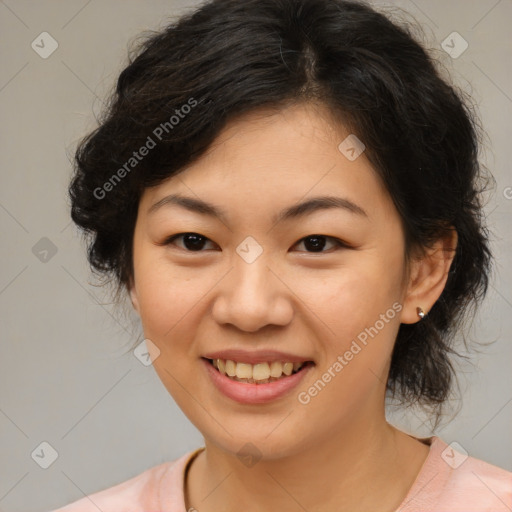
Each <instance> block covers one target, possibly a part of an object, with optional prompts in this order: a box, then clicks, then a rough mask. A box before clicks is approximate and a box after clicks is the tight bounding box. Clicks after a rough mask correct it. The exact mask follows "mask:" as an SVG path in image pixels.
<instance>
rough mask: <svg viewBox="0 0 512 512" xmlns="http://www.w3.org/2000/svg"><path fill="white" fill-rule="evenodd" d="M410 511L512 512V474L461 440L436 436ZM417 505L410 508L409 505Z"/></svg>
mask: <svg viewBox="0 0 512 512" xmlns="http://www.w3.org/2000/svg"><path fill="white" fill-rule="evenodd" d="M411 491H413V492H411V493H409V495H408V500H407V502H406V503H404V505H405V506H404V508H401V509H399V510H400V511H401V512H402V511H403V512H405V511H406V510H413V509H415V510H418V508H417V507H418V506H419V505H420V506H421V507H423V508H420V509H421V510H422V511H423V510H425V511H427V510H428V511H430V510H431V511H435V512H473V511H474V512H486V511H489V512H491V511H492V512H500V511H503V512H510V510H512V473H511V472H510V471H507V470H505V469H503V468H500V467H498V466H494V465H492V464H489V463H487V462H485V461H483V460H480V459H477V458H474V457H471V456H469V455H468V454H467V453H466V452H465V450H464V449H463V448H462V447H461V446H460V445H459V444H457V443H451V444H449V445H448V444H447V443H446V442H445V441H443V440H442V439H440V438H438V437H435V436H434V437H433V438H432V442H431V447H430V453H429V456H428V457H427V460H426V461H425V464H424V466H423V468H422V470H421V471H420V474H419V475H418V478H417V481H416V482H415V484H414V486H413V489H411ZM410 506H412V507H413V508H411V509H409V508H408V507H410Z"/></svg>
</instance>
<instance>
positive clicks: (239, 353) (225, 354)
mask: <svg viewBox="0 0 512 512" xmlns="http://www.w3.org/2000/svg"><path fill="white" fill-rule="evenodd" d="M203 357H204V358H206V359H223V360H228V359H229V360H231V361H236V362H240V363H249V364H257V363H269V362H272V361H283V362H290V363H304V362H306V361H311V359H308V358H307V357H302V356H297V355H294V354H289V353H286V352H280V351H278V350H250V351H249V350H244V349H229V350H218V351H216V352H209V353H208V354H205V355H204V356H203Z"/></svg>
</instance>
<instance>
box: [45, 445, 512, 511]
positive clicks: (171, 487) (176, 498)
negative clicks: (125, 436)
mask: <svg viewBox="0 0 512 512" xmlns="http://www.w3.org/2000/svg"><path fill="white" fill-rule="evenodd" d="M422 441H423V442H426V443H427V444H430V451H429V454H428V456H427V458H426V460H425V462H424V463H423V466H422V468H421V470H420V472H419V473H418V476H417V477H416V480H415V481H414V483H413V485H412V487H411V489H410V490H409V492H408V493H407V496H406V497H405V499H404V500H403V501H402V504H401V505H400V507H398V509H397V510H396V512H510V511H511V510H512V473H511V472H509V471H506V470H504V469H502V468H499V467H497V466H493V465H491V464H488V463H487V462H484V461H482V460H479V459H475V458H473V457H467V458H466V457H465V455H464V454H462V453H461V452H459V451H457V450H455V449H454V448H452V447H451V446H448V445H447V444H446V443H445V442H444V441H442V440H441V439H440V438H439V437H437V436H433V437H430V438H428V439H422ZM202 450H204V447H202V448H198V449H197V450H195V451H192V452H189V453H186V454H185V455H183V456H182V457H180V458H179V459H176V460H175V461H172V462H166V463H164V464H160V465H159V466H155V467H153V468H150V469H148V470H146V471H144V472H143V473H141V474H139V475H138V476H135V477H134V478H131V479H130V480H127V481H125V482H123V483H121V484H118V485H115V486H114V487H110V488H109V489H105V490H104V491H101V492H97V493H95V494H91V495H90V496H86V497H85V498H82V499H80V500H78V501H75V502H74V503H71V504H70V505H67V506H65V507H63V508H60V509H58V510H55V511H53V512H98V510H101V511H102V512H186V509H185V499H184V475H185V470H186V469H187V465H188V463H189V462H191V461H192V460H193V458H194V457H195V456H196V455H198V454H199V453H200V452H201V451H202Z"/></svg>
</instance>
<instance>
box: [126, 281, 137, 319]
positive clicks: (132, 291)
mask: <svg viewBox="0 0 512 512" xmlns="http://www.w3.org/2000/svg"><path fill="white" fill-rule="evenodd" d="M128 291H129V293H130V300H131V302H132V306H133V309H135V311H137V313H139V299H138V296H137V290H136V288H135V283H134V280H133V278H132V279H130V282H129V284H128Z"/></svg>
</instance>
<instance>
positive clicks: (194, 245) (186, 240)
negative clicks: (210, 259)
mask: <svg viewBox="0 0 512 512" xmlns="http://www.w3.org/2000/svg"><path fill="white" fill-rule="evenodd" d="M180 239H181V240H182V245H179V244H175V243H174V242H175V240H180ZM208 242H210V243H211V244H213V242H212V241H211V240H209V239H208V238H207V237H205V236H203V235H200V234H199V233H178V234H177V235H173V236H171V237H170V238H168V239H166V241H165V242H164V244H163V245H178V247H181V248H182V249H185V250H187V251H190V252H200V251H201V250H202V249H203V248H204V246H205V245H206V244H207V243H208Z"/></svg>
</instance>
